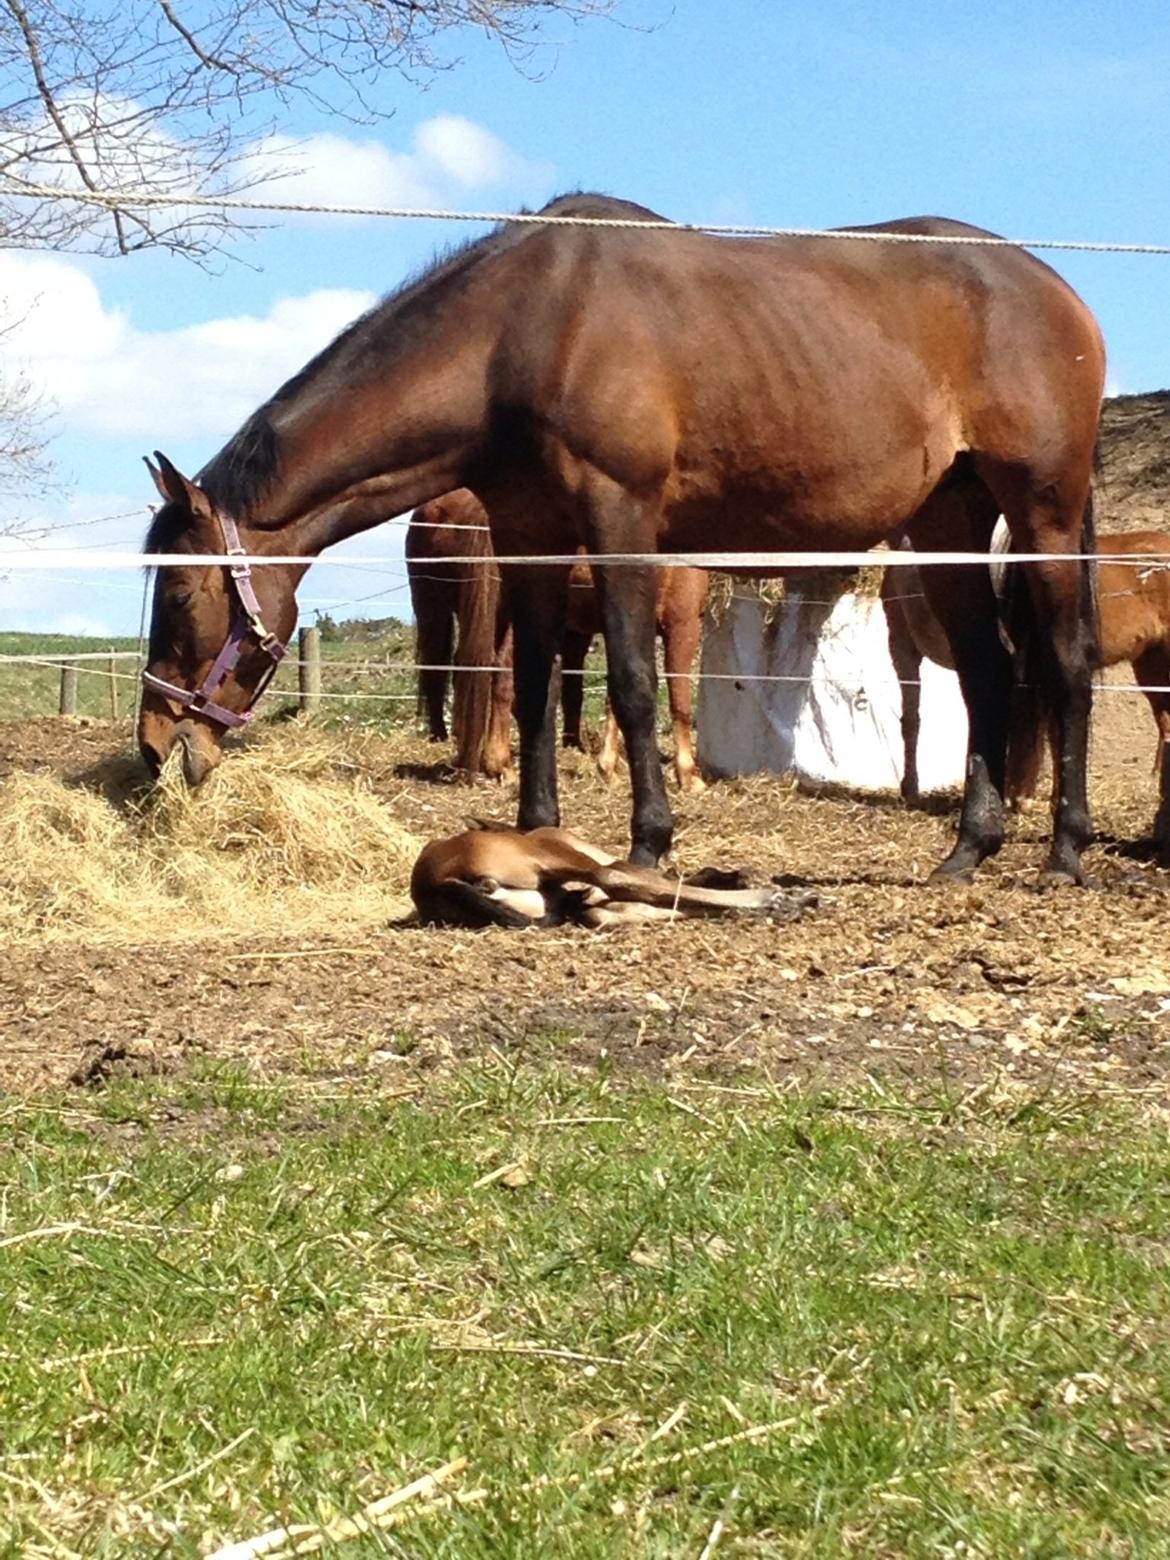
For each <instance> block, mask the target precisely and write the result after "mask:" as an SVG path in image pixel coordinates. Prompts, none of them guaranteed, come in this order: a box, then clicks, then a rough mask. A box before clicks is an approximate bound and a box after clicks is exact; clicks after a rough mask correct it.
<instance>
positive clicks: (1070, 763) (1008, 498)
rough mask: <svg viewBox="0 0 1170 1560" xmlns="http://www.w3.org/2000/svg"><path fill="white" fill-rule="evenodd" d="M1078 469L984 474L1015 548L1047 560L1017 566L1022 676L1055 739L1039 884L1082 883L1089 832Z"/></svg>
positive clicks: (1087, 666) (1086, 635) (1085, 539)
mask: <svg viewBox="0 0 1170 1560" xmlns="http://www.w3.org/2000/svg"><path fill="white" fill-rule="evenodd" d="M1085 467H1086V469H1085V470H1084V472H1083V473H1081V474H1079V476H1078V475H1074V476H1065V477H1062V478H1061V479H1060V480H1058V481H1055V482H1049V483H1043V482H1040V481H1038V480H1037V479H1036V477H1035V476H1034V475H1033V474H1032V473H1030V472H1027V471H1024V472H1023V473H1021V472H1020V471H1019V470H1018V468H1009V469H1007V470H1006V471H1000V472H998V473H997V472H996V471H995V470H994V469H991V470H989V471H988V476H987V480H988V483H989V484H994V485H995V486H996V488H997V492H998V496H999V497H1000V499H1001V501H1002V504H1003V510H1004V513H1005V514H1006V515H1007V518H1008V520H1009V522H1010V523H1011V526H1012V537H1013V540H1014V542H1015V545H1016V547H1017V549H1018V550H1019V551H1020V552H1037V553H1045V554H1047V555H1048V557H1047V558H1046V559H1045V561H1044V562H1043V563H1036V564H1029V565H1025V566H1023V567H1024V569H1025V580H1026V582H1027V589H1028V597H1027V601H1028V603H1029V604H1030V616H1031V618H1032V619H1034V621H1033V622H1030V623H1029V624H1028V632H1029V633H1030V634H1031V635H1032V636H1033V640H1034V649H1035V654H1034V655H1033V656H1032V657H1031V659H1032V661H1033V665H1032V667H1031V668H1030V669H1029V670H1028V672H1027V675H1031V676H1034V677H1035V678H1036V679H1037V680H1038V682H1039V685H1040V694H1041V699H1042V702H1043V705H1044V707H1045V709H1046V711H1050V712H1051V715H1052V718H1053V720H1054V724H1055V730H1056V734H1057V747H1056V751H1055V753H1054V755H1053V758H1054V763H1055V768H1056V780H1055V786H1056V796H1057V801H1056V806H1055V808H1054V816H1053V828H1052V848H1051V850H1050V851H1049V855H1048V860H1047V862H1046V863H1045V865H1044V869H1043V871H1042V873H1041V882H1044V883H1081V882H1083V881H1084V874H1083V872H1082V870H1081V852H1082V851H1083V850H1084V848H1085V846H1086V845H1087V844H1088V843H1089V840H1090V839H1091V838H1092V833H1093V830H1092V824H1091V823H1090V821H1089V795H1088V779H1087V774H1088V759H1089V718H1090V714H1091V711H1092V705H1093V665H1094V661H1095V659H1096V654H1097V644H1096V638H1097V636H1096V625H1095V622H1094V614H1093V609H1092V589H1091V576H1090V573H1089V568H1090V565H1089V564H1088V563H1085V562H1082V561H1080V559H1079V557H1078V555H1079V554H1081V553H1083V552H1087V551H1092V509H1091V499H1090V489H1089V476H1090V472H1089V469H1088V462H1086V463H1085ZM1017 648H1018V647H1017Z"/></svg>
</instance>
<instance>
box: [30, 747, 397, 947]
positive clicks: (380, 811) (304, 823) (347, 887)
mask: <svg viewBox="0 0 1170 1560" xmlns="http://www.w3.org/2000/svg"><path fill="white" fill-rule="evenodd" d="M420 843H421V842H420V841H419V840H418V839H417V838H416V837H415V836H414V835H412V834H410V833H409V832H408V831H407V830H405V829H403V828H402V827H401V825H400V824H398V823H397V822H396V821H395V819H394V817H393V815H392V814H391V812H390V810H389V809H388V808H387V807H386V806H385V805H384V804H383V803H382V802H380V801H379V800H378V798H377V797H376V796H375V795H374V794H373V792H372V791H371V789H370V787H369V784H368V782H367V780H366V779H365V777H364V776H363V775H362V774H361V773H360V772H359V771H358V769H357V767H356V766H355V765H354V764H353V763H352V762H347V760H346V754H345V749H344V748H343V747H339V744H338V742H337V740H336V739H335V738H332V739H330V738H324V737H321V736H319V735H317V734H316V733H313V732H312V731H307V730H305V729H304V728H296V729H290V728H283V729H282V728H276V727H272V726H270V727H268V728H267V729H265V730H264V731H263V733H262V734H259V735H258V736H257V738H256V740H255V741H253V742H251V743H249V744H248V745H246V746H244V747H242V748H240V749H239V750H238V751H235V752H233V753H232V754H231V756H230V758H229V759H228V760H227V761H226V762H225V763H224V764H223V765H222V766H221V767H220V768H219V769H218V770H216V771H215V773H214V774H212V776H211V777H210V778H209V780H208V781H207V782H206V784H205V785H204V786H203V787H202V788H201V789H200V790H199V791H196V792H191V791H188V790H187V788H186V787H185V786H184V784H183V782H182V779H181V777H180V775H179V773H178V771H177V768H176V767H175V766H172V765H168V768H167V770H166V771H165V772H164V775H163V777H162V780H161V782H160V783H159V785H158V786H157V787H155V788H150V787H148V786H146V784H145V783H144V781H143V776H142V770H141V767H140V766H139V765H138V764H137V763H135V762H133V761H131V760H129V759H121V760H119V759H115V760H110V761H107V762H105V763H103V764H101V765H99V766H98V767H97V768H96V769H95V770H94V771H93V772H92V773H91V774H89V775H87V776H86V777H85V778H84V780H83V781H81V782H78V783H73V784H69V783H65V782H63V781H62V780H61V779H60V778H58V777H57V776H55V775H48V774H39V773H26V772H16V773H14V774H12V775H10V776H8V778H7V779H5V780H3V781H0V939H2V940H12V939H15V938H17V937H19V938H23V939H27V938H29V937H30V936H31V937H34V938H37V939H40V940H44V941H53V942H57V941H84V942H99V941H100V942H103V943H141V942H155V941H159V940H172V939H176V938H201V937H202V938H206V937H208V936H214V935H216V934H221V933H229V932H232V931H247V932H252V933H254V932H271V931H276V930H285V931H293V932H308V931H311V930H314V929H316V930H335V929H337V927H338V926H342V927H345V928H348V927H355V926H369V925H371V924H373V923H377V922H381V921H385V920H386V919H387V918H388V917H392V916H396V915H400V914H402V913H403V912H404V911H405V910H406V909H407V908H409V901H408V898H407V877H408V874H409V870H410V865H411V863H412V861H413V860H414V857H415V855H416V854H417V852H418V850H419V848H420Z"/></svg>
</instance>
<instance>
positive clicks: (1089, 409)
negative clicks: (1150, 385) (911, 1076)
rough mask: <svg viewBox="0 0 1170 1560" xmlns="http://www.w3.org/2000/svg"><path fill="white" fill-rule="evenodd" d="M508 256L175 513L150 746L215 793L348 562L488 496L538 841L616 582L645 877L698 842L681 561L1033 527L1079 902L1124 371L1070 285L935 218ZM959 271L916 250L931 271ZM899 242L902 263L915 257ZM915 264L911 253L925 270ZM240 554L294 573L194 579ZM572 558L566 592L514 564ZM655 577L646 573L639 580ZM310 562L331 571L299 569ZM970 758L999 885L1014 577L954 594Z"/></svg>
mask: <svg viewBox="0 0 1170 1560" xmlns="http://www.w3.org/2000/svg"><path fill="white" fill-rule="evenodd" d="M545 214H546V215H551V216H554V217H561V218H586V219H592V220H594V221H596V222H599V224H600V225H596V226H589V227H585V226H574V225H562V226H527V225H524V224H521V223H510V224H505V225H504V226H503V227H502V228H500V229H499V230H497V231H495V232H494V233H491V234H489V235H487V236H486V237H484V238H480V239H477V240H475V241H474V242H472V243H470V244H468V245H466V246H465V247H464V248H462V249H460V250H457V251H456V252H455V253H454V254H451V255H449V256H448V257H446V258H445V259H443V260H441V261H439V262H438V263H436V264H435V265H434V266H432V267H431V269H430V270H429V271H427V272H426V273H425V274H424V275H423V276H422V277H420V278H419V279H417V280H415V281H412V282H410V283H408V284H407V285H406V286H404V287H403V288H402V289H401V290H400V291H399V292H397V293H395V294H394V295H392V296H391V297H390V298H388V299H387V300H386V301H385V302H383V303H382V304H380V305H379V306H378V307H377V308H375V309H374V310H373V311H372V312H371V313H370V314H368V315H366V316H365V318H364V319H361V320H359V321H357V322H356V323H355V324H354V325H352V326H350V328H349V329H348V330H347V331H345V332H344V333H343V334H342V335H341V336H340V337H339V338H338V339H337V340H336V341H335V342H334V343H333V344H332V346H330V347H327V348H326V349H325V351H324V352H322V353H321V354H320V355H319V356H318V357H316V358H315V359H314V360H313V361H312V362H311V363H310V364H309V365H308V366H307V367H306V368H304V369H303V370H302V371H301V372H300V373H299V374H297V375H296V376H295V377H294V378H293V379H291V380H290V381H289V382H288V383H287V384H286V385H284V386H283V387H282V388H281V389H280V390H278V391H277V393H276V394H275V395H274V396H273V398H272V399H271V400H270V401H269V402H267V403H266V404H265V405H264V406H263V407H261V408H260V409H259V411H257V412H255V413H254V414H253V415H252V417H250V418H249V420H248V421H247V423H246V424H245V425H244V427H243V428H242V429H241V430H240V432H239V433H237V434H236V435H235V437H234V438H232V439H231V440H230V441H229V442H228V444H227V445H226V446H225V447H224V449H223V450H222V451H221V452H220V453H219V454H218V455H217V456H216V457H215V458H214V459H213V460H212V461H211V462H210V463H209V464H208V465H207V466H206V467H205V468H204V469H203V471H202V472H201V473H200V474H199V477H198V480H197V481H194V482H192V481H188V480H187V479H186V478H184V477H183V476H182V475H181V474H180V473H179V472H178V471H176V470H175V468H174V467H173V466H172V465H171V464H170V463H169V462H162V461H160V462H159V469H158V476H157V481H158V485H159V487H160V490H161V491H162V492H163V494H164V496H165V498H166V502H165V503H164V504H163V505H162V507H161V508H160V510H159V511H158V513H157V514H156V516H155V518H154V521H153V523H152V525H151V527H150V531H149V533H148V537H147V545H148V547H149V548H150V549H151V550H152V551H154V552H156V553H159V554H169V555H171V556H172V557H173V558H175V560H176V561H173V562H168V563H167V565H166V566H165V567H161V568H160V569H159V570H158V574H157V580H156V584H155V595H154V609H153V615H152V619H151V640H150V651H149V665H148V668H147V672H146V684H145V692H144V697H143V703H142V715H141V720H140V725H139V741H140V745H141V747H142V751H143V753H144V755H145V757H146V759H147V762H148V763H149V764H150V765H151V766H152V767H153V768H155V769H157V768H158V767H159V765H160V764H161V763H162V761H163V759H164V758H165V756H166V754H167V753H168V751H169V750H170V748H171V747H172V745H173V744H174V743H175V742H176V741H180V742H181V743H182V744H183V751H184V772H185V773H186V774H187V776H188V778H189V779H191V780H195V781H197V780H198V779H200V778H201V777H202V776H203V775H204V774H206V772H207V771H208V769H209V768H210V767H211V766H212V765H213V764H214V763H216V762H217V761H218V758H219V743H220V738H221V737H222V734H223V731H224V728H225V724H234V723H236V722H237V721H238V720H239V719H241V718H242V717H244V716H245V714H246V713H247V712H248V711H249V710H250V708H251V706H252V704H253V703H254V701H255V698H256V695H257V691H258V689H259V688H260V687H261V686H262V685H263V683H264V681H265V679H266V678H267V677H268V676H269V675H270V674H271V668H272V666H273V665H274V657H275V656H276V655H277V654H278V652H279V649H280V647H282V646H283V644H284V643H286V642H287V639H288V636H289V634H291V632H292V629H293V625H294V623H295V613H296V607H295V589H296V586H297V584H298V583H299V580H300V579H301V577H302V576H303V574H304V571H305V570H306V569H307V568H308V566H309V563H310V561H311V560H312V559H313V558H314V557H316V556H317V554H318V553H319V552H321V551H322V549H323V548H326V547H329V546H331V545H332V544H333V543H335V542H338V541H341V540H342V539H343V538H345V537H347V536H351V535H353V534H354V533H355V532H358V531H363V530H366V529H368V528H369V527H371V526H374V525H376V524H378V523H380V522H381V521H383V520H385V519H386V518H387V517H388V516H390V515H393V514H401V513H402V512H404V511H405V510H408V509H412V508H415V507H416V506H417V505H419V504H422V503H425V502H426V501H427V500H428V499H431V498H436V497H439V496H440V495H441V494H443V493H447V492H450V491H451V490H452V489H453V488H457V487H470V488H471V489H472V491H473V492H475V493H476V495H477V496H478V497H479V498H480V499H481V501H482V502H483V503H484V504H485V505H486V507H487V510H488V513H489V514H490V516H491V526H492V541H493V546H494V548H495V552H496V556H497V558H499V559H500V560H501V572H502V575H503V584H504V591H505V595H506V597H507V603H508V610H509V615H510V617H511V620H512V624H513V631H514V634H515V669H516V713H517V718H518V722H519V727H520V807H519V821H520V823H521V825H522V826H523V827H525V828H535V827H538V826H541V825H553V824H556V823H558V822H559V806H558V801H557V786H556V746H555V734H554V722H553V719H552V718H551V716H552V712H551V711H550V710H549V699H548V691H549V681H550V677H551V673H552V668H553V662H554V660H555V657H556V654H557V651H558V649H559V645H560V635H561V629H562V626H563V623H564V618H565V603H566V599H567V594H568V583H569V572H570V569H571V567H572V558H573V555H574V552H575V550H576V549H577V548H578V547H580V546H584V547H586V548H587V549H588V551H589V553H590V554H594V555H600V556H603V557H605V556H609V557H612V558H613V559H614V560H615V561H614V562H613V563H611V564H609V565H608V566H606V567H604V568H602V569H600V570H599V571H597V579H598V589H599V591H600V594H601V616H602V623H603V626H604V631H605V641H606V655H607V664H608V677H609V692H610V695H611V697H612V699H613V704H614V709H615V711H616V713H617V718H618V723H619V725H620V726H621V729H622V733H623V735H624V737H625V741H626V749H627V752H628V754H629V762H630V778H631V785H632V790H633V802H634V805H633V818H632V850H631V860H632V861H634V862H636V863H638V864H640V865H646V864H652V863H655V862H657V861H658V860H659V859H660V858H661V857H662V856H663V855H664V854H665V853H666V851H667V850H668V849H669V847H670V842H671V834H672V828H673V820H672V817H671V812H670V807H669V805H668V802H667V796H666V788H665V783H664V780H663V776H662V769H661V765H660V764H659V761H658V750H657V741H656V730H655V716H656V693H657V673H656V669H655V661H654V602H655V593H656V576H655V569H654V565H653V563H652V562H640V561H636V560H637V559H639V558H642V557H644V556H645V555H648V554H653V553H654V552H656V551H671V550H675V551H683V552H687V551H689V552H701V551H703V550H707V549H718V550H720V551H722V552H753V551H758V550H760V549H767V550H775V549H789V548H799V549H807V548H832V549H838V548H839V549H850V550H853V549H861V548H869V547H871V546H873V545H874V544H876V543H877V542H879V541H881V540H883V539H886V538H888V537H890V536H893V535H897V534H900V533H902V532H903V531H904V532H906V534H908V535H909V537H910V539H911V541H912V542H913V543H914V545H915V546H916V547H918V548H919V549H921V550H923V551H930V550H931V549H951V548H957V549H964V550H965V549H971V550H976V551H983V550H985V549H986V547H987V542H988V538H989V537H990V534H991V529H992V526H993V524H994V522H995V518H996V516H997V515H998V514H1000V513H1001V512H1002V513H1003V514H1004V515H1006V517H1007V520H1008V523H1009V524H1010V526H1011V531H1012V538H1013V542H1014V545H1015V548H1016V550H1017V551H1018V552H1036V553H1040V554H1043V555H1044V558H1045V561H1044V563H1043V564H1042V565H1040V566H1037V567H1035V568H1032V569H1030V570H1029V573H1028V586H1029V590H1028V596H1029V599H1030V606H1031V609H1032V615H1033V620H1034V621H1033V629H1034V638H1035V644H1036V649H1037V664H1038V666H1039V668H1040V673H1041V679H1042V683H1043V691H1044V693H1045V694H1046V696H1047V697H1048V699H1049V701H1050V703H1051V706H1052V708H1053V709H1054V711H1055V718H1056V720H1057V722H1058V727H1059V732H1060V754H1059V758H1060V762H1059V771H1060V775H1059V802H1058V805H1057V808H1056V812H1055V818H1054V826H1053V838H1052V847H1051V851H1050V853H1049V857H1048V861H1047V865H1046V869H1045V872H1046V875H1047V877H1048V878H1050V879H1051V880H1064V881H1068V880H1079V879H1080V876H1081V869H1080V854H1081V851H1082V849H1083V847H1084V845H1085V844H1086V842H1087V841H1088V839H1089V837H1090V824H1089V814H1088V805H1087V797H1086V792H1085V766H1086V758H1087V749H1088V726H1089V714H1090V707H1091V701H1092V677H1091V665H1092V660H1093V654H1094V645H1095V632H1094V624H1093V610H1092V596H1091V589H1090V575H1089V571H1088V569H1087V567H1085V566H1084V565H1083V564H1082V563H1081V562H1079V561H1078V559H1077V556H1076V555H1077V554H1079V553H1081V552H1083V551H1087V550H1089V549H1090V545H1091V541H1092V534H1093V527H1092V508H1091V503H1090V487H1091V476H1092V465H1093V450H1094V443H1095V439H1096V433H1097V422H1098V416H1099V412H1100V404H1101V392H1102V387H1103V383H1104V349H1103V346H1102V343H1101V337H1100V332H1099V331H1098V328H1097V325H1096V322H1095V321H1094V319H1093V317H1092V315H1091V313H1090V312H1089V310H1088V308H1087V307H1086V306H1085V304H1084V303H1082V301H1081V300H1080V299H1079V298H1078V297H1077V295H1076V294H1075V293H1074V292H1073V291H1072V289H1071V288H1070V287H1068V285H1067V284H1066V283H1065V282H1063V281H1062V280H1061V278H1060V277H1059V276H1057V274H1056V273H1055V272H1054V271H1052V270H1051V269H1050V268H1049V267H1048V266H1047V265H1045V264H1044V263H1043V262H1042V261H1040V260H1038V259H1036V258H1035V257H1034V256H1032V255H1030V254H1027V253H1025V252H1024V251H1023V250H1021V249H1019V248H1015V247H1012V246H1010V245H1006V246H995V245H991V246H985V244H983V243H964V242H960V240H981V241H986V239H987V237H988V235H986V234H983V233H982V232H981V231H980V230H979V229H975V228H970V227H967V226H965V225H963V224H962V223H957V222H947V221H943V220H941V219H937V218H933V217H929V218H925V217H924V218H912V219H908V220H903V221H897V222H891V223H887V224H884V225H881V226H877V227H871V228H854V229H848V230H843V232H842V233H841V234H838V235H836V236H827V237H789V238H774V239H749V238H744V239H737V238H719V237H714V236H712V235H709V234H704V233H701V232H694V231H682V230H675V229H670V228H669V226H667V227H666V228H665V229H663V230H646V229H637V228H624V227H620V226H617V225H613V226H611V225H610V224H611V223H615V224H616V222H617V221H618V220H623V221H626V220H630V219H631V218H633V219H639V218H650V219H653V214H652V213H648V212H646V211H645V209H644V208H642V207H638V206H634V205H632V204H631V203H629V202H624V201H615V200H610V199H607V198H606V197H603V196H585V195H578V196H570V197H566V198H564V199H562V200H559V201H554V202H553V203H552V205H551V206H549V207H546V208H545ZM921 239H927V240H937V241H938V242H910V240H921ZM891 240H895V241H891ZM896 240H905V241H906V242H900V241H896ZM233 542H236V543H239V544H240V545H243V546H245V547H246V548H247V550H248V551H249V552H254V553H259V554H263V553H268V554H271V555H276V556H289V557H292V558H294V559H295V560H297V561H295V562H292V563H289V564H281V565H278V566H275V567H266V568H259V569H257V571H256V573H255V578H254V579H253V578H252V577H251V575H250V574H247V573H246V571H244V570H243V569H241V568H240V567H239V566H237V568H236V570H235V572H234V573H231V572H228V571H225V570H224V569H223V568H218V567H217V568H212V569H210V570H208V569H206V568H201V567H199V566H198V565H191V564H189V563H188V562H187V559H188V557H190V556H192V555H198V554H200V553H202V554H209V553H213V554H219V553H220V552H221V551H222V549H223V548H224V547H225V544H226V545H228V546H230V545H231V544H232V543H233ZM535 556H543V557H548V556H552V557H555V558H559V559H561V560H563V561H562V562H560V563H557V564H553V565H548V564H539V563H531V562H529V563H525V562H522V561H515V562H509V559H515V560H522V559H524V558H525V557H529V558H531V557H535ZM623 557H624V558H627V559H629V558H633V559H634V560H635V561H621V560H622V558H623ZM300 560H303V562H302V561H300ZM925 589H926V592H927V595H928V597H929V599H930V602H931V606H932V607H933V608H934V610H935V612H936V613H937V614H938V616H939V618H940V620H941V622H942V623H943V626H944V628H945V630H946V633H947V638H948V640H949V642H950V645H951V650H952V654H953V655H954V658H955V662H956V666H957V669H958V673H959V679H960V683H961V685H962V689H963V695H964V699H965V701H966V704H967V709H968V715H969V728H970V745H969V752H968V760H967V771H966V775H967V778H966V789H965V794H964V800H963V808H962V813H961V817H960V822H959V834H958V839H957V841H956V843H955V845H954V848H953V849H952V851H951V853H950V855H949V856H948V858H947V860H946V861H945V862H944V863H943V865H942V867H941V868H940V869H939V871H940V873H942V874H944V875H946V876H950V877H966V876H968V875H969V873H970V872H971V870H972V869H973V868H974V867H975V866H976V865H977V863H978V862H979V861H981V860H982V859H983V858H984V857H985V856H987V855H988V854H989V853H990V852H992V851H994V850H996V849H998V847H999V845H1000V844H1001V842H1002V839H1003V785H1004V765H1005V757H1006V746H1007V737H1006V719H1007V707H1008V692H1009V688H1010V686H1011V675H1012V673H1011V661H1010V657H1009V655H1008V653H1007V651H1006V649H1005V648H1004V647H1003V645H1002V644H1001V643H1000V639H999V634H998V630H997V623H996V609H995V601H994V597H993V594H992V590H991V586H990V583H989V582H988V580H987V578H986V570H979V569H974V568H964V567H962V566H959V565H947V566H945V567H937V568H932V569H931V570H929V571H928V575H927V578H926V580H925Z"/></svg>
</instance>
